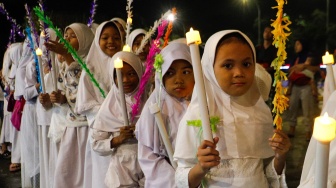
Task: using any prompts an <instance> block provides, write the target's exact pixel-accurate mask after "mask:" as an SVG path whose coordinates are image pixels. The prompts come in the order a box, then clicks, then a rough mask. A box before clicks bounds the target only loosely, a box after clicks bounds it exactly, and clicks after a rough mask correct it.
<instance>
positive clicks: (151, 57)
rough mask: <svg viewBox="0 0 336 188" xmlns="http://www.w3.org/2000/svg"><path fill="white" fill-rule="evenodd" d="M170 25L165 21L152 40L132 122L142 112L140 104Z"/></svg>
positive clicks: (133, 110)
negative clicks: (161, 43)
mask: <svg viewBox="0 0 336 188" xmlns="http://www.w3.org/2000/svg"><path fill="white" fill-rule="evenodd" d="M167 25H168V21H167V20H163V21H162V23H161V25H160V26H159V27H158V34H157V36H156V39H155V40H152V43H151V46H150V49H149V53H148V55H147V59H146V70H145V73H144V74H143V75H142V77H141V81H140V86H139V90H138V92H137V93H136V94H135V96H134V99H135V100H136V102H135V104H133V105H132V121H133V120H134V117H135V116H136V115H138V113H139V110H140V108H139V107H140V102H141V96H142V94H143V93H144V91H145V89H146V84H147V83H148V80H149V79H150V77H151V76H152V71H153V68H154V67H153V64H154V61H155V55H156V54H158V53H160V51H161V49H160V38H161V37H162V36H163V35H164V31H165V29H166V27H167Z"/></svg>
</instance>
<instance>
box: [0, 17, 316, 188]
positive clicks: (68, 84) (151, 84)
mask: <svg viewBox="0 0 336 188" xmlns="http://www.w3.org/2000/svg"><path fill="white" fill-rule="evenodd" d="M146 33H147V31H146V30H144V29H141V28H138V29H134V30H133V31H132V32H131V33H128V34H127V29H126V23H125V21H123V20H122V19H120V18H114V19H111V20H109V21H105V22H102V23H101V24H99V25H98V24H96V25H95V26H92V27H91V28H90V27H89V26H87V25H85V24H82V23H72V24H70V25H68V26H67V27H66V28H65V29H64V39H65V40H66V41H67V42H68V43H69V44H70V45H71V47H72V48H73V49H74V50H75V51H76V52H77V54H76V55H74V54H72V53H70V52H68V51H67V49H66V48H65V46H64V44H63V43H62V42H60V41H59V38H58V37H56V34H55V32H54V31H53V30H52V29H48V32H47V35H48V37H49V38H48V40H47V41H46V40H45V35H41V38H40V39H39V40H37V39H36V38H35V37H34V36H33V35H32V36H31V37H32V38H33V39H32V40H30V39H29V38H28V37H27V38H26V40H25V41H24V42H23V43H13V44H11V45H10V46H9V47H8V49H7V51H6V53H5V56H4V61H3V70H2V82H3V84H4V90H5V91H6V99H5V100H4V106H5V107H4V112H5V113H4V117H3V126H2V130H1V137H0V141H1V143H2V144H3V145H2V147H1V148H2V153H3V154H2V156H5V154H6V152H7V154H8V150H7V149H6V148H7V147H6V144H5V143H11V151H12V153H11V165H10V171H18V170H21V174H22V187H24V188H26V187H41V188H56V187H62V188H65V187H71V188H76V187H78V188H91V187H98V188H104V187H111V188H115V187H153V188H157V187H167V188H173V187H199V186H204V187H258V188H260V187H262V188H263V187H265V188H266V187H287V185H286V180H285V166H286V165H285V161H286V154H287V153H288V151H289V148H290V146H291V143H290V140H289V138H288V136H287V134H285V133H284V132H283V131H281V130H274V128H273V119H272V114H271V111H270V108H269V107H268V106H267V104H266V103H265V101H267V100H268V96H269V92H270V88H271V80H272V79H271V77H270V75H269V74H268V73H267V71H266V70H265V69H264V68H263V67H262V66H260V65H259V64H257V62H256V51H255V48H254V45H253V44H252V42H251V40H250V39H249V38H248V37H247V36H246V35H245V34H244V33H242V32H241V31H238V30H223V31H219V32H217V33H215V34H213V35H212V36H211V37H210V38H209V39H208V40H207V42H206V44H205V48H204V53H203V55H202V60H201V62H202V63H201V66H202V69H203V72H204V76H203V79H204V83H205V90H206V94H207V102H208V109H209V115H210V117H211V118H215V119H217V121H216V122H215V123H213V124H212V125H211V127H212V129H213V130H212V131H213V134H214V138H213V140H204V139H203V137H202V128H201V127H200V126H197V125H196V124H193V123H191V122H197V121H198V122H199V120H200V118H201V116H200V111H199V109H200V108H202V106H200V105H199V97H200V96H198V95H197V93H196V92H195V89H194V85H195V79H194V74H193V62H192V60H191V52H190V49H189V46H188V45H187V43H186V40H185V39H179V40H175V41H170V42H169V44H168V45H167V46H165V47H162V46H160V45H159V48H160V52H159V53H157V54H156V58H158V59H159V58H161V60H160V62H158V63H159V64H160V65H157V64H156V65H155V66H154V67H155V69H154V68H153V72H155V74H152V78H151V80H147V81H146V82H147V83H145V84H147V86H146V87H144V88H145V89H144V92H143V94H142V95H141V96H140V98H139V99H136V95H137V93H138V92H139V90H141V89H142V87H140V86H141V85H142V84H143V79H144V76H143V75H144V74H146V72H145V70H146V69H147V68H148V67H147V66H149V65H148V62H149V61H148V59H147V58H148V56H149V53H150V50H149V49H150V45H158V44H152V43H151V41H150V40H149V43H148V44H147V45H144V47H143V49H141V53H139V54H136V53H135V52H136V51H138V50H139V48H141V47H140V46H141V42H142V40H143V39H144V37H145V35H146ZM127 35H128V36H129V38H128V40H126V38H125V37H126V36H127ZM29 36H30V35H29ZM33 41H39V42H40V44H39V47H40V48H41V49H42V51H43V54H42V57H41V60H42V62H43V63H42V66H43V67H42V69H38V66H39V65H37V61H36V58H37V57H36V56H35V54H34V53H33V52H34V51H33V50H34V48H35V47H37V44H34V42H33ZM126 41H128V45H129V46H130V49H131V51H130V52H129V51H122V48H123V46H124V45H125V43H126ZM76 56H78V57H79V58H80V59H82V60H83V61H84V62H85V65H86V68H83V65H82V64H81V63H82V62H79V61H80V60H79V59H78V58H76ZM117 59H118V60H119V59H120V60H121V61H122V62H123V67H122V68H121V69H120V72H121V74H120V75H121V78H117V70H116V68H115V67H114V62H115V61H116V60H117ZM50 62H54V64H53V65H54V67H50V66H49V65H50ZM156 63H157V62H156ZM39 70H42V72H40V71H39ZM88 71H89V72H88ZM118 71H119V70H118ZM146 71H147V70H146ZM55 73H56V74H55ZM40 75H43V77H41V76H40ZM92 76H93V78H92ZM40 79H43V80H44V83H45V87H44V86H43V87H42V86H41V80H40ZM93 79H95V80H94V81H96V82H94V81H93ZM118 79H121V82H118V81H117V80H118ZM152 80H154V81H152ZM120 83H122V86H121V87H122V90H121V88H120V86H119V84H120ZM98 86H99V88H98ZM41 88H43V89H44V91H42V90H41ZM122 92H124V96H122V97H124V99H125V100H122V98H121V95H120V93H122ZM103 93H105V95H106V96H104V95H103ZM137 100H139V101H137ZM123 101H125V106H126V112H127V113H126V116H127V117H126V118H127V120H128V121H125V116H124V115H125V114H123V106H124V104H123ZM136 103H138V106H137V110H138V111H139V112H138V113H137V114H133V113H132V110H134V105H135V104H136ZM154 104H155V105H158V108H159V109H160V115H161V117H162V122H163V126H164V128H165V131H166V132H167V135H168V140H169V142H170V144H171V147H172V148H173V152H174V155H173V158H172V157H170V156H169V152H168V151H167V150H168V148H167V147H168V146H167V145H166V143H164V141H163V137H162V135H161V134H160V130H159V128H158V124H159V123H158V120H157V118H156V117H155V115H154V114H153V112H152V111H151V107H152V105H154ZM17 112H19V113H17ZM20 113H21V115H22V117H21V116H18V115H20ZM13 122H15V123H13ZM126 122H128V124H127V123H126ZM14 124H15V125H14ZM172 160H173V161H172ZM307 160H308V159H307ZM173 163H177V167H175V166H174V165H173ZM309 170H311V169H309V168H308V167H307V168H306V171H307V172H306V175H307V176H305V177H306V178H307V180H306V179H304V181H310V180H309V177H310V171H309Z"/></svg>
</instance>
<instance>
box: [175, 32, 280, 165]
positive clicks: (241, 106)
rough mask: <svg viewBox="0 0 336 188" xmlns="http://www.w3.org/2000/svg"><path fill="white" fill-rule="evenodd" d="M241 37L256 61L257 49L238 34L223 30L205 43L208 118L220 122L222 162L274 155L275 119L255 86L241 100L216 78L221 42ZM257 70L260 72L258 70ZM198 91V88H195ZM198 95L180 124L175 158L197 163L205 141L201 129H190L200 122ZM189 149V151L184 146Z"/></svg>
mask: <svg viewBox="0 0 336 188" xmlns="http://www.w3.org/2000/svg"><path fill="white" fill-rule="evenodd" d="M230 33H239V34H240V35H242V36H243V37H244V38H245V39H246V41H247V42H248V44H249V45H250V47H251V49H252V52H253V56H254V63H255V62H256V61H255V49H254V46H253V43H252V42H251V41H250V39H249V38H248V37H247V36H246V35H245V34H243V33H241V32H240V31H237V30H224V31H220V32H217V33H215V34H214V35H212V36H211V37H210V38H209V39H208V41H207V42H206V45H205V49H204V54H203V57H202V69H203V72H204V84H205V90H206V93H207V98H208V106H209V114H210V117H211V116H217V117H219V118H220V122H219V123H218V124H217V132H216V133H214V134H213V136H214V137H216V136H218V137H219V142H218V144H217V148H216V149H217V150H218V151H219V153H220V157H221V159H222V160H223V159H231V158H268V157H271V156H273V155H274V152H273V151H272V149H271V147H270V146H269V145H268V138H270V137H272V134H273V126H272V122H273V120H272V115H271V112H270V109H269V107H268V106H267V105H266V104H265V102H264V101H263V99H262V98H261V95H260V93H259V90H258V88H257V85H256V78H255V81H254V83H253V85H252V86H251V88H250V89H249V90H248V91H247V92H246V93H245V94H244V95H242V96H239V97H232V96H230V95H228V94H227V93H225V92H224V91H223V90H222V89H221V88H220V86H219V84H218V82H217V79H216V77H215V74H214V68H213V67H214V60H215V55H216V48H217V45H218V43H219V41H220V40H221V39H222V38H223V37H224V36H225V35H227V34H230ZM256 68H258V67H257V66H256ZM195 89H196V86H195ZM195 91H196V90H195ZM199 108H200V107H199V104H198V96H197V92H194V93H193V95H192V99H191V103H190V105H189V107H188V109H187V112H186V114H185V116H184V117H183V119H182V120H181V122H180V126H179V131H178V135H177V141H176V142H177V143H180V144H176V148H175V154H174V157H175V158H176V159H183V160H190V161H193V162H195V161H196V160H197V158H196V152H197V147H198V146H199V144H200V142H201V140H203V138H201V139H200V138H198V136H197V135H198V133H199V130H200V128H198V127H197V128H196V127H194V126H188V125H187V121H188V120H200V114H199ZM186 144H187V145H188V147H186V146H185V145H186Z"/></svg>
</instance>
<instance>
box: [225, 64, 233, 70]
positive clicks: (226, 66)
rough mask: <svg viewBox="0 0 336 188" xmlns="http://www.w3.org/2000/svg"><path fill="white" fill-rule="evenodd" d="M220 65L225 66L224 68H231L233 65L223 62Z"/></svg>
mask: <svg viewBox="0 0 336 188" xmlns="http://www.w3.org/2000/svg"><path fill="white" fill-rule="evenodd" d="M222 67H224V68H226V69H231V68H232V67H233V65H232V64H231V63H225V64H223V65H222Z"/></svg>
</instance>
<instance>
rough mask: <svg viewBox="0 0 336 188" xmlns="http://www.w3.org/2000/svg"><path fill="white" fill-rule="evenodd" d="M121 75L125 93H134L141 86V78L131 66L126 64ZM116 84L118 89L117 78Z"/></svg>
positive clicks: (115, 78)
mask: <svg viewBox="0 0 336 188" xmlns="http://www.w3.org/2000/svg"><path fill="white" fill-rule="evenodd" d="M115 75H116V74H115ZM121 75H122V81H123V85H124V92H125V93H131V92H133V91H134V90H135V89H136V87H137V86H138V84H139V77H138V74H137V73H136V71H135V70H134V69H133V67H132V66H131V65H129V64H128V63H125V62H124V66H123V68H122V69H121ZM114 83H116V85H117V87H118V79H117V76H115V77H114Z"/></svg>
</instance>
